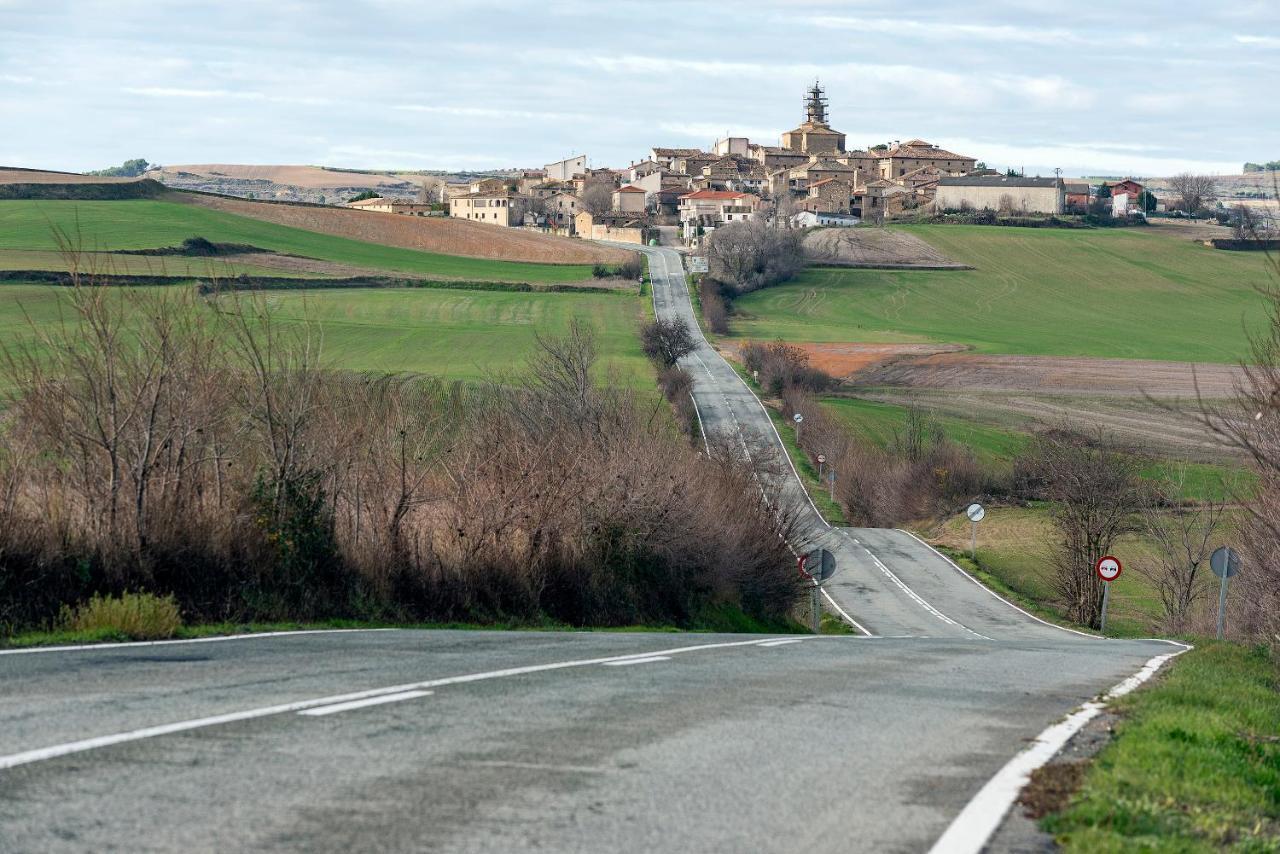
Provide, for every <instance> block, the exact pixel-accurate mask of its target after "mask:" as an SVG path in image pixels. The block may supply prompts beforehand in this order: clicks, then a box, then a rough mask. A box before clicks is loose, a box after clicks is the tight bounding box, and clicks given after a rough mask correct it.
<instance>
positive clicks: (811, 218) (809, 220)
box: [791, 211, 862, 228]
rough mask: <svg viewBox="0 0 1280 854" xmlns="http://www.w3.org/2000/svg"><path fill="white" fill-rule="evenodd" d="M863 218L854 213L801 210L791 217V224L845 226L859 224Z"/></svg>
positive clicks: (810, 226)
mask: <svg viewBox="0 0 1280 854" xmlns="http://www.w3.org/2000/svg"><path fill="white" fill-rule="evenodd" d="M860 222H862V220H861V219H859V218H858V217H856V216H854V215H853V214H841V213H822V212H819V211H801V212H800V213H798V214H796V215H794V216H793V217H791V224H792V225H794V226H796V227H797V228H814V227H815V226H819V225H825V226H835V227H839V228H845V227H848V226H853V225H857V224H858V223H860Z"/></svg>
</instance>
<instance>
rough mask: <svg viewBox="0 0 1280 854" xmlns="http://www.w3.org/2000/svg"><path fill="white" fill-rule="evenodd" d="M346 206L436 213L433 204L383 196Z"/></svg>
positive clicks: (386, 210)
mask: <svg viewBox="0 0 1280 854" xmlns="http://www.w3.org/2000/svg"><path fill="white" fill-rule="evenodd" d="M346 206H347V207H349V208H355V209H356V210H361V211H376V212H378V213H394V214H407V215H409V216H431V215H432V213H434V211H433V210H432V206H431V205H424V204H422V203H421V202H411V201H407V200H405V199H386V198H382V197H378V198H376V199H361V200H360V201H358V202H347V205H346Z"/></svg>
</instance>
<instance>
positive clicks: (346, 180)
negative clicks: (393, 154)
mask: <svg viewBox="0 0 1280 854" xmlns="http://www.w3.org/2000/svg"><path fill="white" fill-rule="evenodd" d="M160 171H161V172H162V173H163V174H165V175H166V176H174V175H180V174H182V173H186V174H189V175H204V176H209V177H214V178H219V177H221V178H235V179H238V180H242V181H271V182H272V183H275V184H288V185H291V186H295V187H306V188H307V189H312V190H336V189H347V188H349V187H364V186H368V187H381V186H396V185H399V184H402V183H404V182H405V181H411V180H414V178H413V177H411V176H408V175H405V176H398V175H394V174H392V173H390V172H344V171H342V170H340V169H322V168H321V167H319V166H300V165H288V164H285V165H269V164H263V165H253V164H243V163H185V164H179V165H177V166H166V167H164V168H163V169H161V170H160Z"/></svg>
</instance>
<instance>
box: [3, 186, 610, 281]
mask: <svg viewBox="0 0 1280 854" xmlns="http://www.w3.org/2000/svg"><path fill="white" fill-rule="evenodd" d="M55 229H61V230H62V231H64V232H65V233H67V234H68V235H71V236H72V238H73V239H78V240H79V243H80V248H81V249H84V250H96V251H107V250H116V249H154V248H159V247H162V246H175V245H177V244H179V243H181V242H182V241H183V240H184V239H186V238H188V237H194V236H200V237H203V238H205V239H207V240H210V241H213V242H215V243H243V244H249V245H252V246H258V247H261V248H263V249H270V250H274V251H276V252H282V253H288V254H292V255H302V256H306V257H308V258H318V259H321V260H324V261H336V262H339V263H344V264H352V265H355V266H359V267H366V268H369V269H371V270H383V271H391V272H396V273H405V274H411V275H416V276H425V277H433V276H434V277H440V278H453V279H469V280H475V281H508V282H532V283H541V282H545V283H555V282H577V281H582V280H584V279H590V278H591V267H589V266H586V265H580V264H579V265H573V264H524V263H516V262H511V261H491V260H486V259H483V258H463V257H461V256H457V255H440V254H436V253H432V252H419V251H417V250H413V249H401V248H398V247H394V246H383V245H380V244H377V243H365V242H362V241H359V240H349V239H347V238H343V237H332V236H330V235H327V234H319V233H317V232H313V231H304V230H302V229H297V228H289V227H288V226H283V225H276V224H274V223H269V222H262V221H261V220H256V219H250V218H248V217H242V216H236V215H235V214H228V213H223V212H221V211H215V210H210V209H208V208H202V207H197V206H195V205H185V204H177V203H174V202H158V201H150V200H134V201H113V202H83V201H0V250H3V249H26V250H33V249H34V250H46V251H48V250H56V249H57V248H58V246H57V240H56V239H55ZM77 236H78V238H77ZM153 260H155V261H159V260H161V259H153Z"/></svg>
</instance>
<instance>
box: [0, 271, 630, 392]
mask: <svg viewBox="0 0 1280 854" xmlns="http://www.w3.org/2000/svg"><path fill="white" fill-rule="evenodd" d="M66 293H67V292H66V290H65V289H62V288H57V287H51V286H42V285H30V286H27V285H7V286H0V339H3V340H5V341H12V340H17V339H20V338H24V337H27V336H29V335H30V334H31V332H30V327H29V325H28V323H27V320H26V316H27V315H29V316H30V317H31V319H32V321H33V322H34V323H36V324H37V325H49V324H54V323H57V322H58V318H59V307H60V306H61V305H63V301H64V300H65V298H66ZM268 299H269V301H270V304H271V306H272V307H273V308H274V309H275V310H276V311H277V312H279V314H280V316H281V317H283V318H293V319H296V320H298V321H301V320H302V319H303V318H305V317H306V316H308V315H309V316H311V317H313V318H315V319H316V320H317V321H318V322H319V323H320V325H321V328H322V330H323V333H324V353H325V357H326V359H327V361H328V362H329V363H330V364H331V365H333V366H334V367H337V368H341V369H344V370H353V371H410V372H419V373H425V374H433V375H436V376H442V377H448V378H451V379H462V380H478V379H482V378H484V377H486V376H490V375H498V374H502V373H509V372H511V371H513V370H516V369H517V368H519V367H520V364H521V361H522V360H523V358H524V357H525V356H526V355H527V354H528V353H529V352H530V351H531V350H532V349H533V347H534V346H535V342H534V333H535V331H537V332H541V333H543V334H553V335H554V334H560V333H562V332H563V331H564V330H565V329H566V328H567V327H568V324H569V321H570V320H571V319H572V318H575V317H578V318H582V319H585V320H588V321H589V322H590V323H591V325H592V327H593V328H594V329H595V330H596V334H597V335H598V336H599V346H600V356H601V359H600V361H601V364H602V366H603V367H605V368H610V367H612V368H614V369H615V370H617V371H618V372H619V375H620V377H621V379H622V380H623V381H624V382H632V383H634V384H635V385H636V386H637V387H641V388H648V387H650V386H651V385H652V377H651V371H650V369H649V367H648V363H647V362H646V361H645V360H644V357H643V354H642V353H641V352H640V342H639V337H638V336H637V334H636V327H637V326H638V325H639V323H640V322H641V321H642V319H643V317H644V315H645V311H646V308H647V305H648V302H647V301H646V300H644V299H641V298H640V297H637V296H632V295H624V294H592V293H588V294H578V293H540V294H533V293H508V292H501V291H454V290H429V289H422V290H419V289H413V290H329V291H309V292H273V293H271V294H270V295H269V297H268Z"/></svg>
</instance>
